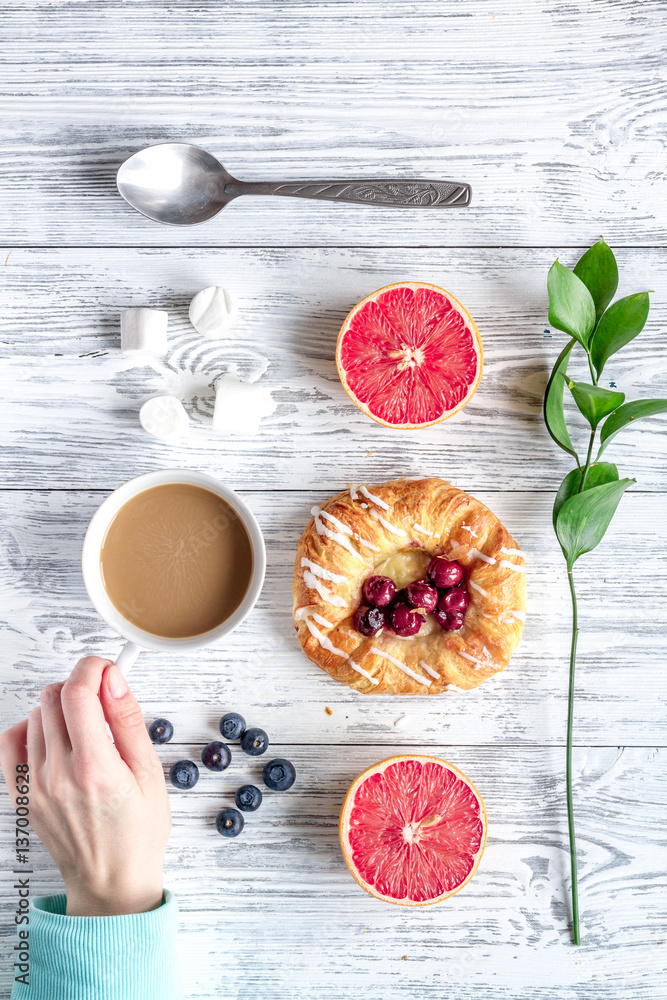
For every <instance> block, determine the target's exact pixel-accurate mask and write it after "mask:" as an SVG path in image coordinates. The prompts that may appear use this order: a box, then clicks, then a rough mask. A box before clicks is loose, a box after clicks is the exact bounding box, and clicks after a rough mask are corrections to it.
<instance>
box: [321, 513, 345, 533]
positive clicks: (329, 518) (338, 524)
mask: <svg viewBox="0 0 667 1000" xmlns="http://www.w3.org/2000/svg"><path fill="white" fill-rule="evenodd" d="M320 515H321V516H322V517H325V518H326V519H327V521H331V523H332V524H335V525H336V527H337V528H338V530H339V531H342V532H343V534H345V535H351V534H352V528H350V527H348V525H347V524H343V522H342V521H339V520H338V518H337V517H334V516H333V514H330V513H329V511H328V510H320Z"/></svg>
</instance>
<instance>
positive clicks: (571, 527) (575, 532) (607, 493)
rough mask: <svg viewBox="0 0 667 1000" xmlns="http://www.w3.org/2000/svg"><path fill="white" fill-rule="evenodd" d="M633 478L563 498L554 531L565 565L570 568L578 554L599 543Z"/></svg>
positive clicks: (633, 480) (588, 550)
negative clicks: (563, 501)
mask: <svg viewBox="0 0 667 1000" xmlns="http://www.w3.org/2000/svg"><path fill="white" fill-rule="evenodd" d="M634 482H636V480H635V479H619V480H617V481H616V482H611V483H604V484H603V485H602V486H594V487H593V489H590V490H585V491H584V492H583V493H577V494H576V496H573V497H570V498H569V499H568V500H566V501H565V503H564V504H563V506H562V507H561V509H560V511H559V512H558V517H557V518H556V534H557V536H558V541H559V542H560V544H561V547H562V549H563V552H564V553H565V558H566V559H567V567H568V569H572V566H573V565H574V563H575V562H576V561H577V559H578V558H579V556H582V555H583V554H584V553H585V552H590V551H591V550H592V549H594V548H595V547H596V545H599V544H600V542H601V541H602V539H603V538H604V533H605V531H606V530H607V528H608V527H609V523H610V521H611V519H612V517H613V516H614V514H615V513H616V508H617V507H618V505H619V503H620V500H621V497H622V496H623V494H624V493H625V491H626V490H627V488H628V486H629V485H630V483H634Z"/></svg>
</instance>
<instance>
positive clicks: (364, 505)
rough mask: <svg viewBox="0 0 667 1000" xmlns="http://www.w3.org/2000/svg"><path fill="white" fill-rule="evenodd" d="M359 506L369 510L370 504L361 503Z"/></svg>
mask: <svg viewBox="0 0 667 1000" xmlns="http://www.w3.org/2000/svg"><path fill="white" fill-rule="evenodd" d="M359 506H360V507H363V508H364V510H368V504H367V503H360V504H359Z"/></svg>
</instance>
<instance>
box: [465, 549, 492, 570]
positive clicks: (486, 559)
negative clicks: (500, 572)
mask: <svg viewBox="0 0 667 1000" xmlns="http://www.w3.org/2000/svg"><path fill="white" fill-rule="evenodd" d="M468 555H469V556H472V557H473V559H481V560H482V562H485V563H488V564H489V566H494V565H495V562H496V560H495V559H494V558H493V556H485V555H484V553H483V552H480V551H479V549H470V550H469V552H468Z"/></svg>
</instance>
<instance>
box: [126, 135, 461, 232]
mask: <svg viewBox="0 0 667 1000" xmlns="http://www.w3.org/2000/svg"><path fill="white" fill-rule="evenodd" d="M116 183H117V185H118V190H119V191H120V193H121V195H122V196H123V198H124V199H125V201H126V202H127V203H128V204H129V205H131V206H132V208H136V210H137V212H141V214H142V215H145V216H147V217H148V218H149V219H153V220H154V221H155V222H163V223H164V224H165V225H167V226H196V225H197V224H198V223H200V222H207V221H208V219H212V218H213V216H214V215H217V214H218V212H221V211H222V209H223V208H224V207H225V205H227V204H229V202H230V201H232V200H233V199H234V198H238V197H239V196H240V195H242V194H277V195H282V196H287V197H290V198H319V199H322V200H323V201H348V202H357V203H359V204H363V205H391V206H394V205H400V206H408V207H410V208H451V207H452V206H457V207H458V206H463V205H469V204H470V198H471V194H472V190H471V187H470V185H469V184H458V183H456V182H455V181H427V180H416V181H406V180H401V179H400V178H399V179H398V180H359V181H291V182H289V183H280V182H278V183H262V182H252V181H238V180H236V178H235V177H232V175H231V174H229V173H228V172H227V171H226V170H225V168H224V167H223V165H222V164H221V163H220V161H219V160H218V159H216V157H215V156H212V155H211V153H207V152H206V150H205V149H200V148H199V146H192V145H190V144H189V143H186V142H164V143H160V144H159V145H157V146H148V147H147V148H146V149H142V150H140V151H139V152H138V153H134V155H133V156H130V157H129V159H127V160H125V162H124V163H122V164H121V166H120V168H119V170H118V175H117V177H116Z"/></svg>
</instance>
